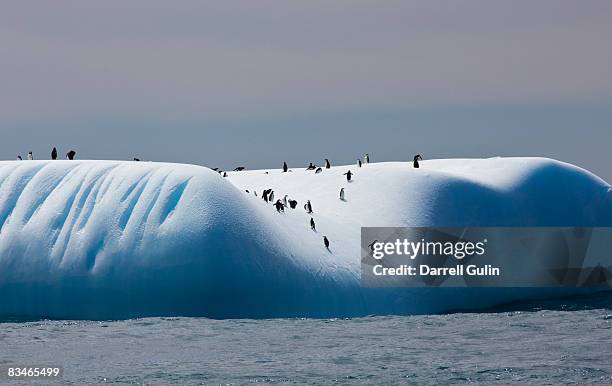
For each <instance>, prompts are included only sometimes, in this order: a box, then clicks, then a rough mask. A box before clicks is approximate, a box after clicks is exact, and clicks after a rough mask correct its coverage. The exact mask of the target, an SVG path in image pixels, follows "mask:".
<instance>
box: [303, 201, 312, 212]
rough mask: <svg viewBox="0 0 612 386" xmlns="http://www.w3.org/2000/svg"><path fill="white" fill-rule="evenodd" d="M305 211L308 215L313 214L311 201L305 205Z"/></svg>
mask: <svg viewBox="0 0 612 386" xmlns="http://www.w3.org/2000/svg"><path fill="white" fill-rule="evenodd" d="M304 209H305V210H306V213H308V214H311V213H312V205H311V204H310V200H308V202H307V203H305V204H304Z"/></svg>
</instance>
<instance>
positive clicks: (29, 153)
mask: <svg viewBox="0 0 612 386" xmlns="http://www.w3.org/2000/svg"><path fill="white" fill-rule="evenodd" d="M33 159H34V156H33V155H32V152H28V160H29V161H32V160H33Z"/></svg>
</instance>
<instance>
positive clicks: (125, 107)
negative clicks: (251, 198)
mask: <svg viewBox="0 0 612 386" xmlns="http://www.w3.org/2000/svg"><path fill="white" fill-rule="evenodd" d="M610 20H612V3H610V2H607V1H589V2H584V3H577V2H573V1H549V0H543V1H539V2H537V3H533V2H528V1H517V2H512V3H510V2H500V1H493V2H491V1H475V0H472V1H466V2H462V3H461V4H458V3H454V2H448V1H411V2H403V1H389V2H384V3H374V2H367V1H338V2H334V3H331V4H330V3H328V2H323V1H310V2H307V3H286V2H278V1H262V2H258V3H257V4H254V3H251V2H246V1H232V2H224V3H216V2H214V3H212V2H211V3H208V2H199V1H185V2H181V3H180V4H175V3H172V4H171V3H168V2H165V1H146V2H145V1H142V0H137V1H133V2H130V3H124V2H119V1H107V2H104V3H95V4H85V3H80V2H72V1H58V2H54V3H53V4H51V3H33V2H29V1H23V2H14V3H11V4H7V5H4V6H3V12H2V13H0V53H2V57H3V60H2V63H0V81H1V82H2V87H1V88H0V135H2V140H1V141H0V158H1V159H9V160H10V159H15V158H16V157H17V155H18V154H21V156H22V157H24V158H25V155H26V154H27V152H28V151H33V152H34V156H35V158H37V159H41V158H49V154H50V151H51V148H52V147H53V146H57V147H58V150H59V153H60V156H61V155H63V154H65V153H66V151H67V150H68V149H75V150H76V151H77V158H80V159H84V158H90V159H126V160H129V159H132V158H133V157H139V158H141V159H145V160H154V161H167V162H186V163H194V164H202V165H206V166H210V167H221V168H227V169H229V168H233V167H235V166H237V165H244V166H246V167H248V168H278V167H280V166H281V165H282V162H283V161H287V162H288V163H289V164H290V165H295V166H302V165H306V164H308V162H311V161H312V162H318V163H320V162H321V161H322V160H323V158H330V159H331V160H332V162H333V163H335V164H339V163H353V162H354V161H355V159H356V158H357V157H359V156H362V155H363V153H365V152H368V153H369V154H370V155H371V157H372V159H373V160H374V161H391V160H397V161H402V160H410V159H411V158H412V156H413V155H414V154H415V153H421V154H423V155H424V157H425V158H469V157H492V156H542V157H550V158H555V159H559V160H561V161H566V162H570V163H574V164H576V165H578V166H581V167H584V168H586V169H588V170H590V171H592V172H594V173H596V174H598V175H599V176H601V177H602V178H604V179H605V180H607V181H608V182H612V165H611V162H610V161H611V159H610V158H611V157H610V156H609V154H610V145H611V144H612V77H610V76H609V73H610V68H612V45H610V44H609V36H612V23H610V22H609V21H610Z"/></svg>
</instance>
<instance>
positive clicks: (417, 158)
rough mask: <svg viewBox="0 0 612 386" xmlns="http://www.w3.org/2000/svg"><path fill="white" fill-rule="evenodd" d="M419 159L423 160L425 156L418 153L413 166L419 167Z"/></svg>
mask: <svg viewBox="0 0 612 386" xmlns="http://www.w3.org/2000/svg"><path fill="white" fill-rule="evenodd" d="M419 161H423V157H421V155H420V154H417V155H415V156H414V160H413V163H412V166H414V168H415V169H418V168H419Z"/></svg>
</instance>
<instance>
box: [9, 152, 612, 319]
mask: <svg viewBox="0 0 612 386" xmlns="http://www.w3.org/2000/svg"><path fill="white" fill-rule="evenodd" d="M349 169H350V170H351V171H352V172H353V173H355V175H354V181H353V182H351V183H350V184H347V183H346V179H345V176H344V175H343V173H345V172H346V171H347V170H349ZM342 187H344V188H345V192H346V201H341V200H339V199H338V193H339V190H340V188H342ZM267 188H272V189H274V192H275V199H276V198H282V197H283V196H284V195H285V194H287V195H288V196H289V197H290V198H292V199H296V200H297V201H298V202H299V205H298V209H296V210H291V209H286V211H285V214H279V213H277V212H276V210H274V208H273V207H272V206H271V205H270V204H266V203H265V202H264V201H263V200H262V199H261V197H260V196H261V192H262V191H263V190H264V189H267ZM246 190H248V191H249V192H248V193H247V192H246ZM255 192H257V193H258V196H255ZM611 192H612V190H611V188H610V186H609V185H608V184H607V183H605V182H604V181H602V180H601V179H599V178H597V177H596V176H594V175H592V174H591V173H589V172H587V171H584V170H582V169H580V168H578V167H575V166H572V165H568V164H565V163H561V162H558V161H553V160H549V159H541V158H494V159H478V160H431V161H424V162H423V163H422V168H421V169H413V168H412V167H411V163H400V162H393V163H375V164H368V165H365V166H364V167H363V168H358V167H356V166H338V167H332V168H331V169H324V170H323V172H322V173H319V174H315V173H313V172H312V171H305V170H304V169H303V168H295V169H293V170H292V171H290V172H287V173H282V172H281V170H268V171H263V170H261V171H244V172H236V173H229V176H228V177H227V178H223V177H221V176H220V175H219V174H218V173H216V172H214V171H212V170H210V169H208V168H204V167H200V166H194V165H182V164H169V163H154V162H122V161H5V162H0V227H1V228H0V317H6V316H21V317H54V318H90V319H102V318H127V317H140V316H155V315H157V316H159V315H198V316H208V317H218V318H227V317H292V316H305V317H331V316H337V317H339V316H358V315H368V314H414V313H434V312H446V311H451V310H459V309H463V310H465V309H467V310H476V309H482V308H486V307H491V306H494V305H497V304H501V303H504V302H508V301H514V300H521V299H529V298H543V297H547V296H558V295H559V294H561V291H560V290H554V291H553V290H551V291H547V290H543V289H521V290H519V289H482V288H481V289H478V288H465V289H450V288H444V289H440V288H438V289H414V288H413V289H405V288H386V289H384V288H381V289H375V288H374V289H373V288H363V287H361V286H360V282H359V275H360V266H359V264H360V259H359V254H360V243H359V237H360V227H361V226H612V193H611ZM306 200H310V201H311V203H312V206H313V210H314V218H315V220H316V224H317V232H316V233H315V232H313V231H312V230H310V226H309V220H310V215H308V214H307V213H306V212H305V211H304V210H303V209H302V205H303V204H304V203H305V202H306ZM322 235H326V236H327V237H328V238H329V240H330V241H331V246H330V249H331V252H329V251H327V250H326V249H325V247H324V246H323V243H322ZM571 292H572V290H567V291H565V292H564V293H571Z"/></svg>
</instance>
